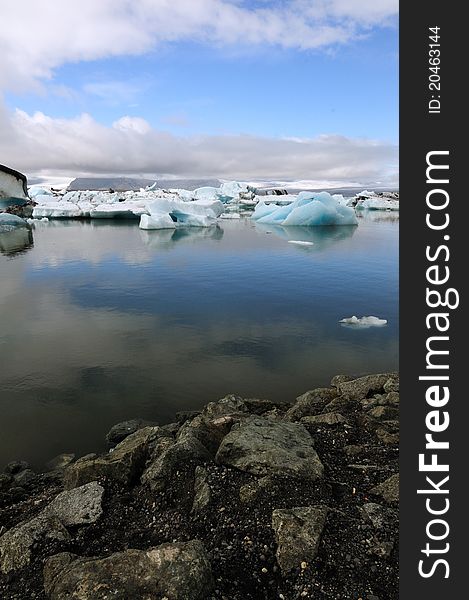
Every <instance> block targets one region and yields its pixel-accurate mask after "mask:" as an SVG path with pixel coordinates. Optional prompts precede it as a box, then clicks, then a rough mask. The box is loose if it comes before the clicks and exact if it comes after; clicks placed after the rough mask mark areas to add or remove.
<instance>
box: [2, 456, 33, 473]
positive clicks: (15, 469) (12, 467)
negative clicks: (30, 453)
mask: <svg viewBox="0 0 469 600" xmlns="http://www.w3.org/2000/svg"><path fill="white" fill-rule="evenodd" d="M26 469H29V464H28V463H27V462H25V461H24V460H14V461H12V462H9V463H8V464H7V466H6V467H5V473H9V474H10V475H16V474H17V473H19V472H20V471H25V470H26Z"/></svg>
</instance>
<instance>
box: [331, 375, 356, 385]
mask: <svg viewBox="0 0 469 600" xmlns="http://www.w3.org/2000/svg"><path fill="white" fill-rule="evenodd" d="M353 379H354V377H351V376H350V375H335V376H334V377H333V378H332V379H331V386H332V387H335V388H338V387H339V385H340V384H341V383H345V382H346V381H352V380H353Z"/></svg>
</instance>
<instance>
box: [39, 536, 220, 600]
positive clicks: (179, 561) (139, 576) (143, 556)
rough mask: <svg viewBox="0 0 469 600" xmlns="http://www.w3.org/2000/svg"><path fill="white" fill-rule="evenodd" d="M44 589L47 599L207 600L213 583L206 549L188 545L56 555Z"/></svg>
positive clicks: (48, 566) (195, 543)
mask: <svg viewBox="0 0 469 600" xmlns="http://www.w3.org/2000/svg"><path fill="white" fill-rule="evenodd" d="M44 588H45V590H46V593H47V594H48V596H49V598H50V599H51V600H63V599H64V598H74V600H108V599H109V598H111V597H112V598H115V599H116V600H130V599H131V598H135V599H137V598H141V599H142V600H143V599H145V600H161V599H162V598H167V599H168V600H206V599H207V598H208V597H210V593H211V591H212V589H213V580H212V573H211V569H210V563H209V560H208V557H207V554H206V552H205V549H204V547H203V545H202V543H201V542H199V541H198V540H193V541H190V542H185V543H172V544H171V543H168V544H162V545H161V546H157V547H155V548H149V549H148V550H126V551H124V552H118V553H116V554H112V555H111V556H108V557H107V558H81V557H78V556H76V555H74V554H69V553H63V554H57V555H55V556H53V557H51V558H50V559H49V560H48V561H46V564H45V567H44Z"/></svg>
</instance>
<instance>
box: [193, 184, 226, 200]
mask: <svg viewBox="0 0 469 600" xmlns="http://www.w3.org/2000/svg"><path fill="white" fill-rule="evenodd" d="M218 192H219V189H218V188H214V187H201V188H197V189H196V190H194V191H193V192H192V194H191V196H192V198H195V199H196V200H218Z"/></svg>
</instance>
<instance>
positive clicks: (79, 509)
mask: <svg viewBox="0 0 469 600" xmlns="http://www.w3.org/2000/svg"><path fill="white" fill-rule="evenodd" d="M103 492H104V489H103V488H102V487H101V486H100V485H99V484H98V483H97V482H96V481H93V482H91V483H88V484H87V485H84V486H81V487H79V488H76V489H74V490H70V491H68V490H67V491H64V492H62V493H61V494H59V495H58V496H57V497H56V498H55V499H54V500H52V502H51V503H50V504H48V505H47V506H46V507H45V508H44V510H42V512H41V513H39V515H37V516H36V517H34V518H33V519H30V520H28V521H24V522H22V523H19V524H18V525H16V526H15V527H13V528H12V529H10V530H8V531H7V532H6V533H5V534H4V535H2V537H1V538H0V566H1V570H2V571H3V572H4V573H9V572H10V571H14V570H16V569H21V568H22V567H24V566H26V565H27V564H28V563H29V561H30V560H31V550H32V547H33V546H34V544H36V543H37V542H38V541H39V540H41V539H55V540H66V539H68V537H69V535H68V531H67V529H66V527H70V526H77V525H88V524H90V523H95V522H96V521H97V520H98V519H99V518H100V516H101V515H102V512H103V511H102V507H101V502H102V497H103Z"/></svg>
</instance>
